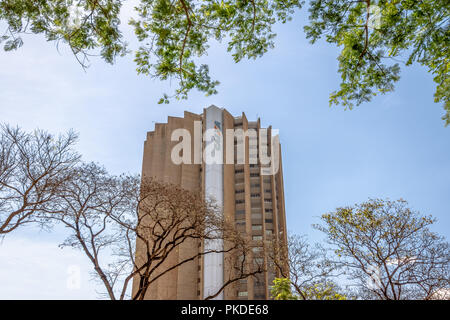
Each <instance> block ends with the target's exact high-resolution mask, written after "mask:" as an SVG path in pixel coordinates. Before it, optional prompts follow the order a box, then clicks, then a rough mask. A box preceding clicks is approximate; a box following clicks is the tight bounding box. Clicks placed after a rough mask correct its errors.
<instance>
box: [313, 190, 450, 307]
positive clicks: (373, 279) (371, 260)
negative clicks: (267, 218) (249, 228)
mask: <svg viewBox="0 0 450 320" xmlns="http://www.w3.org/2000/svg"><path fill="white" fill-rule="evenodd" d="M322 222H323V223H322V224H321V225H316V228H317V229H319V230H320V231H322V232H324V233H325V235H326V236H327V239H328V242H329V243H330V244H331V246H332V247H331V249H333V250H334V254H335V258H336V260H335V261H334V264H335V265H336V266H337V267H338V268H343V270H345V271H346V272H345V274H346V276H347V278H348V279H347V280H348V281H350V282H351V283H352V286H354V287H356V288H358V289H359V294H358V295H359V296H360V297H362V298H363V299H382V300H401V299H423V300H428V299H433V297H434V296H435V295H436V294H437V293H438V292H440V291H441V290H447V289H448V288H449V286H450V274H449V272H450V268H449V267H450V254H449V248H450V247H449V243H448V242H447V241H446V239H445V238H444V237H441V236H439V235H438V234H436V233H435V232H433V231H431V229H430V226H431V225H432V224H433V223H434V222H435V219H433V218H432V217H431V216H425V215H421V214H420V213H419V212H416V211H413V210H411V209H410V208H408V204H407V202H406V201H405V200H402V199H400V200H397V201H391V200H382V199H370V200H369V201H366V202H363V203H361V204H357V205H355V206H349V207H342V208H337V209H336V210H335V211H334V212H330V213H326V214H324V215H322Z"/></svg>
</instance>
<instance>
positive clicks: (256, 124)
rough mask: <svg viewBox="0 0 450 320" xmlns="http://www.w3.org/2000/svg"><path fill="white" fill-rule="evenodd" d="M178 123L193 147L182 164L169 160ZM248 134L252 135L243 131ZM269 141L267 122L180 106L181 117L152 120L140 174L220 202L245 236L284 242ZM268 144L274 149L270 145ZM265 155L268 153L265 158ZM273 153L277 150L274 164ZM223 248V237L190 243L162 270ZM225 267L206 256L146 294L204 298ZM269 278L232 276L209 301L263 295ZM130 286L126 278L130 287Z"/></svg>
mask: <svg viewBox="0 0 450 320" xmlns="http://www.w3.org/2000/svg"><path fill="white" fill-rule="evenodd" d="M181 128H182V129H186V130H187V131H188V132H189V133H190V135H191V137H192V138H191V141H190V142H191V150H193V152H192V154H191V155H190V157H191V159H190V161H188V162H189V163H181V164H175V163H174V162H173V161H172V158H171V152H172V149H173V148H174V147H175V146H176V145H177V144H179V141H178V140H175V141H172V133H174V131H175V130H177V129H181ZM252 132H253V133H255V134H254V135H252V134H249V133H252ZM242 133H243V134H242ZM264 139H266V140H267V141H262V140H264ZM274 141H278V137H277V136H272V129H271V128H270V127H269V128H268V129H263V128H261V127H260V120H259V119H258V120H257V121H253V122H251V121H248V120H247V118H246V116H245V114H244V113H242V115H241V116H238V117H233V116H232V115H231V114H230V113H229V112H228V111H226V110H225V109H222V108H218V107H216V106H210V107H208V108H206V109H204V111H203V113H202V114H194V113H190V112H187V111H185V113H184V117H183V118H178V117H168V121H167V123H164V124H161V123H157V124H155V130H154V131H151V132H148V133H147V140H146V141H145V143H144V157H143V165H142V175H143V176H147V177H154V178H156V179H158V180H161V181H164V182H170V183H174V184H178V185H180V186H181V187H183V188H185V189H187V190H191V191H201V192H204V194H205V197H211V198H213V199H214V200H215V201H216V204H217V205H218V206H219V207H221V213H222V214H223V216H224V218H225V219H226V220H227V221H234V223H235V224H236V228H237V229H238V230H239V231H240V232H242V233H243V234H245V235H246V236H247V237H248V238H249V240H254V241H261V240H266V239H270V240H274V239H276V240H277V241H279V242H286V241H287V239H286V236H287V234H286V216H285V208H284V189H283V172H282V165H281V147H280V145H279V144H278V143H276V144H274V143H273V142H274ZM273 146H276V148H277V149H278V150H273ZM262 148H267V150H261V149H262ZM240 150H243V151H244V152H240ZM261 152H262V153H261ZM264 154H270V155H272V158H271V162H270V163H267V159H264V157H263V155H264ZM273 155H278V157H277V161H274V157H273ZM222 247H223V241H210V242H209V243H200V242H199V241H195V240H190V241H188V242H185V243H183V244H182V245H181V246H180V247H179V249H178V250H177V251H176V252H174V253H173V254H171V256H170V257H169V259H168V261H166V263H165V264H164V265H163V266H161V267H162V268H164V267H165V266H167V265H173V264H175V263H176V262H177V261H180V260H183V259H185V258H187V257H189V256H193V255H195V254H196V252H198V250H206V249H212V248H217V249H220V248H222ZM137 252H139V246H138V247H137ZM260 259H261V258H260ZM262 259H264V260H267V259H266V258H262ZM264 262H265V263H266V262H267V261H264ZM226 268H227V266H226V265H225V264H224V255H223V254H222V253H220V254H219V253H217V254H207V255H205V256H204V257H203V258H199V259H196V260H195V261H192V262H190V263H186V264H184V265H182V266H181V267H179V268H177V269H175V270H172V271H170V272H168V273H167V274H165V275H164V276H162V277H161V278H159V279H157V280H156V281H155V282H154V283H153V284H152V287H151V288H150V290H149V292H147V296H146V298H147V299H203V298H204V297H207V296H209V295H210V294H212V293H215V292H216V291H217V290H218V289H219V288H220V287H221V286H222V284H223V283H224V281H226V280H227V279H226V274H227V272H226ZM275 276H276V274H275V273H274V272H271V271H268V272H265V273H263V274H260V275H258V276H257V277H256V279H255V278H251V277H250V278H247V279H245V280H240V281H237V282H235V283H234V284H233V285H230V286H228V287H227V288H226V289H225V290H224V292H222V294H220V295H219V296H218V297H216V299H244V300H247V299H269V297H270V294H269V286H270V285H271V284H272V281H273V279H274V277H275ZM136 286H137V284H136V283H133V291H134V290H136Z"/></svg>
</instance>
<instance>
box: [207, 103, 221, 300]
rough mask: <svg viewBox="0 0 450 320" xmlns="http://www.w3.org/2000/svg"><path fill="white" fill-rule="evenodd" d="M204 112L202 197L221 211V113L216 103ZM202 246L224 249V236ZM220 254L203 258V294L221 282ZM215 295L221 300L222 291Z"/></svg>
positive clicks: (210, 292)
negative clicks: (203, 186)
mask: <svg viewBox="0 0 450 320" xmlns="http://www.w3.org/2000/svg"><path fill="white" fill-rule="evenodd" d="M205 113H206V116H205V118H206V119H205V130H206V131H205V151H204V160H205V197H206V198H209V199H212V200H214V201H215V204H216V205H217V207H218V208H220V213H221V214H222V215H223V114H222V109H220V108H218V107H216V106H210V107H208V108H207V109H206V110H205ZM204 250H205V252H206V251H208V250H218V251H221V250H223V240H222V239H217V240H216V239H215V240H207V241H205V244H204ZM223 258H224V257H223V253H209V254H206V255H205V256H204V258H203V261H204V265H203V294H204V298H206V297H208V296H210V295H213V294H215V293H216V292H217V291H218V290H219V289H220V288H221V287H222V285H223V267H224V266H223V265H224V261H223ZM215 299H216V300H223V292H221V293H220V294H219V295H218V296H217V297H216V298H215Z"/></svg>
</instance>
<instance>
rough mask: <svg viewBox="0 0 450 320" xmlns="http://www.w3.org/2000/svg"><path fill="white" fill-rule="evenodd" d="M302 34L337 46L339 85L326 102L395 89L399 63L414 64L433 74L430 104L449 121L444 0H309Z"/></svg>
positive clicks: (449, 41) (449, 7)
mask: <svg viewBox="0 0 450 320" xmlns="http://www.w3.org/2000/svg"><path fill="white" fill-rule="evenodd" d="M309 12H310V25H309V26H306V27H305V32H306V35H307V37H308V38H309V39H311V42H312V43H315V42H316V41H317V40H318V39H319V38H321V37H324V38H325V39H326V41H327V42H329V43H332V44H335V45H337V46H338V47H339V48H341V52H340V55H339V57H338V61H339V73H340V75H341V79H342V82H341V85H340V89H339V90H337V91H335V92H333V93H332V94H331V95H330V104H342V105H344V106H345V107H348V108H350V109H351V108H352V107H353V106H355V105H359V104H361V103H363V102H366V101H370V100H371V98H372V97H373V96H375V95H377V94H379V93H382V94H383V93H386V92H389V91H393V90H394V83H395V82H397V81H398V80H399V79H400V76H399V73H400V65H401V64H404V65H407V66H408V65H411V64H413V63H419V64H420V65H422V66H424V67H426V68H427V69H428V71H429V72H430V73H432V74H433V75H434V81H435V82H436V85H437V88H436V93H435V102H441V103H443V104H444V108H445V110H446V114H445V115H444V117H443V120H445V121H446V124H447V125H448V124H449V123H450V78H449V73H450V70H449V68H450V62H449V53H450V52H449V50H450V31H449V16H450V2H449V1H447V0H377V1H375V0H359V1H349V0H313V1H311V3H310V9H309Z"/></svg>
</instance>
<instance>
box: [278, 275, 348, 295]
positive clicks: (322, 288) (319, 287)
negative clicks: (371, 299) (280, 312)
mask: <svg viewBox="0 0 450 320" xmlns="http://www.w3.org/2000/svg"><path fill="white" fill-rule="evenodd" d="M270 292H271V295H272V298H274V299H275V300H299V299H301V300H347V297H346V296H345V295H342V294H340V293H339V292H338V288H337V286H336V285H334V284H333V283H315V284H311V285H309V286H307V287H303V288H302V292H301V295H300V297H298V296H296V295H294V294H292V283H291V281H290V280H289V279H287V278H275V279H274V280H273V286H272V287H271V291H270Z"/></svg>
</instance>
